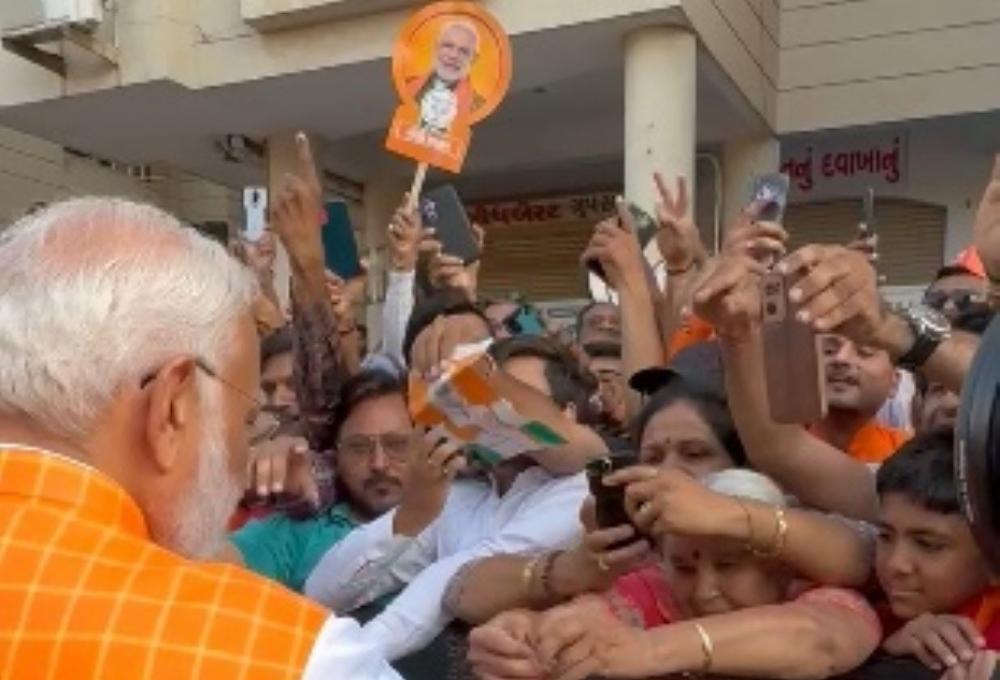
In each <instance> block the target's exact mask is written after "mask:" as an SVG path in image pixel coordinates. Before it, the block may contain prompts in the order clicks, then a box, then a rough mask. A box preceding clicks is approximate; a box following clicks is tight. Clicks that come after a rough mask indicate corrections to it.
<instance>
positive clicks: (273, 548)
mask: <svg viewBox="0 0 1000 680" xmlns="http://www.w3.org/2000/svg"><path fill="white" fill-rule="evenodd" d="M358 525H359V523H358V521H357V520H355V519H354V516H353V515H352V513H351V510H350V508H349V507H348V505H347V504H346V503H340V504H338V505H334V506H332V507H330V508H328V509H327V510H325V511H323V512H322V513H319V514H318V515H316V516H315V517H312V518H309V519H306V520H301V521H300V520H293V519H291V518H290V517H288V516H287V515H285V514H283V513H276V514H274V515H271V516H270V517H265V518H263V519H261V520H257V521H253V522H250V523H249V524H247V525H246V526H244V527H243V528H242V529H240V530H239V531H236V532H235V533H232V534H230V536H229V539H230V540H231V541H232V542H233V544H234V545H235V546H236V548H237V549H238V550H239V551H240V553H241V554H242V555H243V561H244V562H245V563H246V566H247V568H248V569H251V570H253V571H255V572H257V573H258V574H261V575H262V576H267V577H268V578H270V579H272V580H274V581H277V582H278V583H281V584H283V585H284V586H285V587H286V588H290V589H292V590H294V591H295V592H298V593H301V592H302V590H303V588H305V585H306V579H307V578H309V574H310V573H311V572H312V570H313V568H314V567H315V566H316V563H317V562H319V560H320V558H321V557H323V555H324V554H325V553H326V551H327V550H329V549H330V548H331V547H332V546H333V545H334V544H336V543H338V542H340V540H341V539H343V538H344V536H347V534H349V533H350V532H351V531H352V530H353V529H354V528H355V527H357V526H358Z"/></svg>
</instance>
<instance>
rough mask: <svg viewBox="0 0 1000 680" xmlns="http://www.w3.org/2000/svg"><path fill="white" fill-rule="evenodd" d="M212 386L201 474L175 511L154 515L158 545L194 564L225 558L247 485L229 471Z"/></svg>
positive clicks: (205, 390)
mask: <svg viewBox="0 0 1000 680" xmlns="http://www.w3.org/2000/svg"><path fill="white" fill-rule="evenodd" d="M208 383H209V381H207V380H201V381H200V387H201V388H202V394H203V398H204V407H203V413H204V416H205V430H204V434H203V436H202V442H201V446H200V447H199V449H200V450H199V455H198V471H197V474H196V475H195V478H194V480H192V482H191V484H190V486H189V487H188V488H187V489H186V490H185V491H184V492H183V493H181V494H180V495H179V497H178V498H177V499H176V501H175V502H174V503H173V505H172V506H171V507H170V508H165V509H163V511H160V512H153V513H149V516H150V530H151V533H152V535H153V538H154V540H155V541H156V542H157V543H158V544H160V545H162V546H163V547H165V548H167V549H168V550H172V551H173V552H176V553H178V554H180V555H183V556H184V557H188V558H190V559H206V558H211V557H215V556H216V555H218V554H219V553H220V551H221V550H222V548H223V546H224V545H225V542H226V536H227V532H226V528H227V526H228V523H229V519H230V517H232V514H233V511H234V510H235V509H236V504H237V503H238V502H239V500H240V498H241V497H242V495H243V485H241V484H240V483H239V480H238V479H236V478H235V477H234V475H233V474H232V472H230V470H229V451H228V450H227V448H226V439H225V434H224V432H223V420H222V408H221V407H222V404H221V394H220V392H221V389H220V388H219V386H218V385H213V384H208Z"/></svg>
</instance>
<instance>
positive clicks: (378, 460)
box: [224, 368, 420, 592]
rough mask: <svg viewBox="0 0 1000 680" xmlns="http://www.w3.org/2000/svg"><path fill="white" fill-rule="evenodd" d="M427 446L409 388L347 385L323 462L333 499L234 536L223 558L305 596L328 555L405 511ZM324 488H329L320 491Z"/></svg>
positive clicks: (369, 378) (356, 381)
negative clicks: (412, 473)
mask: <svg viewBox="0 0 1000 680" xmlns="http://www.w3.org/2000/svg"><path fill="white" fill-rule="evenodd" d="M419 447H420V440H419V438H418V437H416V436H415V431H414V428H413V423H412V421H411V420H410V414H409V411H408V410H407V406H406V392H405V383H404V381H403V379H402V378H401V377H399V376H398V375H393V374H392V373H390V372H388V371H385V370H382V369H377V368H376V369H368V370H363V371H362V372H361V373H359V374H358V375H356V376H354V377H353V378H351V379H350V380H348V381H347V382H346V383H345V384H344V387H343V389H342V390H341V394H340V399H339V400H338V401H337V404H336V407H335V412H334V418H333V431H332V440H331V441H330V442H329V443H328V446H327V447H324V448H326V449H328V450H327V451H326V452H325V453H323V454H320V455H319V456H318V458H319V460H318V461H317V463H319V465H317V467H318V468H319V469H318V470H317V472H318V473H320V474H318V476H319V477H321V478H322V477H324V475H323V474H322V470H323V468H328V469H329V472H330V474H329V475H327V476H329V477H330V478H331V480H332V490H333V493H332V494H331V496H332V497H331V498H329V499H327V498H323V499H322V500H320V499H318V498H317V501H319V503H318V504H319V507H312V508H310V509H309V511H306V512H303V511H301V510H299V511H298V512H296V511H293V510H286V511H279V512H277V513H274V514H272V515H271V516H269V517H267V518H266V519H263V520H260V521H255V522H251V523H250V524H248V525H246V526H244V527H243V528H242V529H240V530H239V531H237V532H235V533H233V534H231V535H230V543H231V545H230V548H229V550H227V551H226V552H225V553H224V557H225V558H227V559H230V560H233V561H235V562H236V563H238V564H244V565H245V566H246V567H248V568H249V569H252V570H253V571H255V572H257V573H259V574H262V575H264V576H267V577H268V578H271V579H274V580H276V581H278V582H280V583H282V584H284V585H285V586H287V587H288V588H290V589H292V590H295V591H296V592H302V589H303V586H304V584H305V580H306V578H307V577H308V576H309V573H310V572H311V571H312V570H313V567H315V566H316V563H317V562H318V561H319V559H320V558H321V557H322V556H323V554H324V553H325V552H326V551H327V550H328V549H329V548H331V547H332V546H333V545H335V544H336V543H338V542H339V541H340V540H341V539H343V538H344V537H345V536H346V535H347V534H348V533H350V532H351V531H352V530H353V529H354V528H356V527H358V526H360V525H362V524H364V523H366V522H369V521H371V520H373V519H375V518H376V517H379V516H380V515H382V513H384V512H386V511H387V510H390V509H392V508H394V507H396V506H397V505H398V504H399V500H400V495H401V493H402V490H403V486H404V483H405V481H406V478H407V475H408V466H409V464H410V461H411V458H412V457H413V453H414V450H415V449H418V448H419ZM321 486H324V485H323V484H322V483H321Z"/></svg>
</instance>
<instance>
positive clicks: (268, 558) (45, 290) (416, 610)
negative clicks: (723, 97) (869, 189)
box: [0, 135, 1000, 680]
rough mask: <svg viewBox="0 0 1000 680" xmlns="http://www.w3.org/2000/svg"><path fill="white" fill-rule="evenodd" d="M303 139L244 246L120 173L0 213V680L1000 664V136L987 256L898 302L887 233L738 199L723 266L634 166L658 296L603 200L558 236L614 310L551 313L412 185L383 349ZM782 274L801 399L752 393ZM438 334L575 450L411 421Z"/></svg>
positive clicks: (802, 674)
mask: <svg viewBox="0 0 1000 680" xmlns="http://www.w3.org/2000/svg"><path fill="white" fill-rule="evenodd" d="M298 144H299V161H300V168H299V171H298V173H297V175H296V176H289V178H288V181H287V182H286V185H285V186H284V189H283V191H282V192H280V193H279V194H278V195H277V196H274V197H272V210H271V213H270V231H269V232H268V233H266V234H265V236H264V237H263V238H262V239H261V240H260V241H257V242H253V243H251V242H238V243H236V244H234V247H233V248H231V249H230V250H229V251H226V250H225V249H223V248H222V247H220V246H219V245H218V244H216V243H214V242H211V241H209V240H207V239H205V238H203V237H202V236H200V235H198V234H197V232H195V231H194V230H193V229H191V228H188V227H186V226H185V225H182V224H181V223H180V222H178V221H177V220H176V219H174V218H173V217H171V216H170V215H168V214H166V213H164V212H163V211H161V210H159V209H157V208H154V207H151V206H148V205H141V204H137V203H132V202H129V201H126V200H123V199H116V198H102V197H89V198H80V199H73V200H68V201H64V202H60V203H56V204H52V205H49V206H46V207H44V208H41V209H39V210H36V211H33V212H32V213H31V214H30V215H27V216H25V217H24V218H22V219H21V220H20V221H18V222H17V223H15V224H13V225H10V226H8V227H6V228H5V229H4V230H3V231H2V233H0V442H3V444H0V678H9V679H11V680H26V679H28V678H32V679H33V678H46V677H47V678H95V679H96V678H126V677H129V678H130V677H145V678H157V679H159V678H195V677H218V678H229V677H233V678H235V677H241V678H247V679H250V680H256V679H257V678H269V679H270V678H275V679H277V678H298V677H307V678H324V679H331V678H396V677H405V678H415V679H422V678H484V679H485V680H517V679H521V680H529V679H534V680H547V679H552V680H582V679H583V678H590V677H601V678H654V677H675V676H676V677H681V676H698V675H706V676H717V677H748V678H760V679H762V680H764V679H778V678H801V679H809V680H813V679H815V680H819V679H821V678H828V677H848V678H869V677H870V678H878V677H884V678H903V679H905V678H921V679H922V678H943V679H945V680H984V679H986V678H991V677H993V674H994V673H995V672H996V671H997V670H998V669H997V663H996V662H997V657H996V654H997V652H998V651H1000V590H998V588H997V580H996V571H995V566H994V565H991V564H990V563H989V561H988V560H987V558H986V557H985V555H984V553H983V552H982V551H981V549H980V547H979V546H978V545H977V543H976V541H975V540H974V537H973V532H972V531H971V529H970V524H969V521H968V520H967V519H966V517H965V515H964V514H963V511H962V508H961V504H960V499H959V491H958V483H957V481H956V470H955V464H954V462H953V460H954V449H955V434H954V426H955V422H956V418H957V416H958V410H959V396H958V395H959V393H960V392H961V389H962V385H963V382H964V381H965V378H966V376H967V373H968V371H969V367H970V364H971V360H972V357H973V355H974V354H975V352H976V350H977V347H978V345H979V337H980V336H981V334H982V333H983V332H984V330H985V329H986V327H987V326H988V325H989V323H990V321H991V319H992V315H993V309H994V307H995V305H996V303H997V302H998V299H1000V298H998V296H1000V156H998V159H997V165H996V168H995V169H994V172H993V175H992V177H990V178H988V184H987V187H986V191H985V193H984V196H983V199H982V203H981V205H980V208H979V212H978V216H977V223H976V230H975V243H973V244H970V247H969V249H968V250H967V251H965V252H964V253H963V254H962V256H961V257H960V258H959V259H958V260H957V261H956V262H953V263H942V268H941V270H940V271H939V272H938V274H937V275H936V277H935V278H934V280H933V282H931V283H930V285H929V286H928V288H927V290H926V293H925V295H924V297H923V300H922V303H921V304H920V305H917V306H915V307H911V308H908V309H902V308H894V307H892V306H890V305H888V304H887V303H885V301H884V300H883V298H882V295H881V293H880V289H879V279H878V276H877V274H876V270H875V267H874V266H873V262H874V261H875V258H876V257H877V244H876V243H873V242H871V241H855V242H846V241H850V239H845V244H844V245H830V244H810V245H806V246H804V247H802V248H799V249H797V250H795V251H794V252H788V249H787V243H788V234H787V233H786V232H785V230H784V229H783V227H782V225H781V224H778V223H775V222H769V221H766V220H763V219H762V218H761V206H760V205H757V204H751V205H749V206H747V207H746V209H745V210H744V211H743V213H742V214H741V216H740V218H739V219H738V220H737V221H736V222H735V223H734V224H731V225H729V226H728V228H727V229H726V230H725V238H724V242H723V244H722V245H721V247H720V249H719V252H717V253H710V252H709V250H708V249H707V248H706V247H705V246H704V245H703V244H702V243H701V240H700V237H699V231H698V229H697V227H696V225H695V224H694V222H693V219H692V216H691V214H690V210H689V208H688V204H689V202H688V201H687V199H686V187H685V186H684V183H683V181H679V182H678V183H677V184H676V186H674V187H671V186H669V185H668V183H667V182H665V181H664V180H663V178H661V177H659V176H657V177H656V178H651V179H650V181H651V182H653V181H655V183H656V186H657V187H658V189H659V191H660V195H661V198H662V201H661V204H660V206H659V209H658V211H657V215H656V221H657V223H658V231H657V234H656V242H657V244H658V246H659V248H660V251H661V253H662V255H663V257H664V261H665V264H666V269H667V280H666V284H665V285H664V286H662V287H661V286H660V285H658V284H657V282H656V278H655V277H654V276H653V275H652V272H651V270H650V268H649V265H648V264H647V262H646V259H645V257H644V255H643V251H642V249H641V248H640V243H639V240H638V238H637V236H636V232H635V229H634V225H633V224H632V219H633V218H632V217H631V215H630V213H629V210H628V209H627V207H626V206H625V205H624V204H619V205H618V207H617V213H616V214H614V215H611V216H609V217H608V219H607V220H605V221H603V222H601V223H600V224H598V225H596V226H595V229H594V233H593V237H592V239H591V241H590V243H589V245H588V247H587V249H586V251H585V252H584V253H581V267H584V266H586V263H588V262H594V261H596V262H599V264H600V265H601V267H600V268H601V270H602V271H603V276H604V277H605V278H606V281H607V283H608V285H609V287H610V288H612V289H613V290H614V291H615V292H616V294H617V295H616V299H617V301H616V303H610V302H594V303H591V304H589V305H587V306H586V307H584V308H583V309H582V310H581V311H580V312H579V315H578V317H577V318H576V319H575V323H574V324H572V325H571V327H570V328H569V329H568V330H567V329H562V328H560V329H554V328H551V327H550V325H549V323H548V321H547V320H546V318H545V317H544V315H542V314H541V313H540V312H539V311H538V310H537V309H536V308H535V307H533V306H532V305H531V302H530V301H528V300H524V299H521V298H513V297H496V298H489V297H488V294H489V293H500V292H502V291H480V290H479V289H478V262H473V263H466V262H463V261H462V260H460V259H457V258H455V257H452V256H449V255H448V254H446V253H444V252H443V251H442V248H441V244H440V243H438V242H437V241H436V240H435V236H434V233H433V232H431V231H430V230H426V229H424V227H423V225H422V223H421V217H420V213H419V210H417V209H416V208H415V206H414V203H415V202H413V201H411V200H410V197H409V196H401V197H400V207H399V209H398V210H397V211H396V213H395V215H394V216H393V218H392V220H391V224H389V225H388V226H387V243H388V265H389V271H388V274H387V285H386V288H385V290H386V294H385V301H384V305H383V308H382V315H383V318H382V323H381V324H380V326H381V328H380V331H379V333H378V334H377V336H376V335H375V334H373V337H368V335H367V330H366V327H365V324H364V304H365V296H364V292H365V286H366V283H365V279H364V276H362V277H359V278H358V279H353V280H349V281H344V280H341V279H339V278H338V277H337V276H336V275H335V274H333V273H332V272H329V271H326V269H325V266H324V253H323V245H322V239H321V227H322V224H323V222H324V216H323V209H322V205H323V190H322V188H321V184H320V181H319V179H318V177H317V174H316V171H315V168H314V165H313V161H312V157H311V153H310V151H309V146H308V141H307V140H306V139H305V137H304V136H301V135H300V136H299V138H298ZM477 238H478V240H479V242H480V245H482V243H483V239H488V238H489V235H488V234H484V233H483V232H482V230H477ZM278 243H280V244H281V246H282V247H283V248H284V250H285V251H286V252H287V254H288V259H289V263H290V270H291V278H292V280H291V304H290V305H289V308H283V305H282V304H281V303H280V301H279V297H278V295H277V293H276V288H275V284H274V272H273V267H274V259H275V250H276V246H277V244H278ZM769 272H780V273H782V274H783V275H784V276H785V277H786V280H787V281H789V285H790V290H789V291H788V297H787V299H788V301H789V305H790V309H792V310H794V313H795V315H796V319H797V321H798V322H799V323H800V324H803V325H806V326H808V327H810V328H811V329H812V331H813V332H814V333H815V336H816V338H817V340H816V342H817V345H816V346H817V352H818V356H819V361H820V365H821V369H822V373H823V380H822V381H821V384H822V389H823V390H824V395H823V396H824V400H825V402H826V404H827V408H826V412H825V415H823V416H821V417H820V418H818V419H817V420H815V421H814V422H803V423H789V422H778V420H776V419H775V418H774V417H773V415H772V411H771V409H770V408H769V397H768V379H769V377H768V374H767V371H766V370H765V365H766V363H767V362H766V361H765V353H766V352H767V342H766V339H765V337H764V334H763V333H762V292H761V291H762V287H761V281H762V279H763V277H765V276H767V275H768V274H769ZM459 355H460V356H463V357H470V358H469V359H467V361H469V362H470V364H471V366H472V367H473V370H474V371H476V372H477V374H478V375H479V376H480V377H481V379H482V380H484V381H486V383H487V384H489V385H490V386H492V387H493V388H495V389H496V390H497V391H498V392H499V393H501V394H504V395H507V398H508V399H509V400H510V401H511V404H510V406H511V407H512V408H515V409H516V410H517V411H518V412H520V413H524V414H530V415H531V416H532V417H533V418H536V419H538V420H540V421H544V422H545V423H548V424H549V425H550V427H552V428H553V430H554V431H555V432H556V433H557V434H558V439H559V441H560V442H561V443H559V444H553V445H550V446H544V447H543V446H541V445H540V446H539V448H538V450H531V451H528V452H527V453H522V454H519V455H516V456H513V457H510V458H507V459H504V460H501V461H499V462H496V461H493V462H490V461H487V460H485V459H484V458H483V457H481V456H475V455H471V453H470V452H469V451H467V450H465V449H463V448H462V447H461V446H460V445H459V444H458V443H456V440H454V439H452V438H447V437H429V436H427V432H426V429H425V428H424V427H423V426H422V425H420V424H419V423H418V422H417V420H415V412H414V408H413V392H414V390H415V387H414V385H415V384H416V382H417V381H419V380H425V379H433V378H436V377H440V376H441V375H442V373H443V372H444V371H446V370H447V368H448V367H449V366H453V365H454V364H453V360H454V358H455V357H456V356H459ZM786 359H787V361H789V362H792V365H793V367H794V365H795V362H796V361H797V360H798V359H799V357H797V356H789V357H786ZM604 459H607V460H606V461H605V460H604ZM594 461H604V462H606V463H608V465H609V467H610V469H611V471H610V472H609V473H608V474H605V475H603V476H601V477H599V478H597V481H596V484H597V486H596V487H595V477H594V473H593V462H594ZM616 461H618V462H620V463H621V464H617V463H616ZM609 498H610V499H618V500H617V501H615V502H618V503H619V505H620V507H618V510H619V517H620V521H619V522H618V523H617V524H614V525H609V524H608V522H607V521H606V519H607V512H606V510H607V507H608V506H607V504H608V503H609V500H608V499H609Z"/></svg>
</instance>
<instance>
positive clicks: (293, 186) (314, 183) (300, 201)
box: [271, 132, 326, 268]
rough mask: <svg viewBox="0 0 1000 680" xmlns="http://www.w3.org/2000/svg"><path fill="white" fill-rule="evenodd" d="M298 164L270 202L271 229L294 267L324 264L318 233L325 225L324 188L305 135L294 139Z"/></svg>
mask: <svg viewBox="0 0 1000 680" xmlns="http://www.w3.org/2000/svg"><path fill="white" fill-rule="evenodd" d="M295 145H296V152H297V158H298V162H297V165H296V170H295V174H294V175H293V174H286V175H285V177H284V178H283V179H282V183H281V189H280V190H279V191H278V195H277V196H276V197H274V198H273V200H272V201H271V228H272V229H274V232H275V233H276V234H277V235H278V238H280V239H281V242H282V244H283V245H284V246H285V250H286V251H287V252H288V257H289V259H290V260H291V263H292V265H293V266H295V267H298V268H305V267H314V266H316V265H317V264H320V265H322V263H323V240H322V237H321V234H320V232H321V230H322V228H323V224H324V223H325V222H326V212H325V210H324V208H323V187H322V185H321V183H320V180H319V175H318V174H317V173H316V163H315V161H314V160H313V154H312V148H311V147H310V146H309V139H308V137H306V135H305V133H302V132H300V133H298V134H297V135H296V136H295Z"/></svg>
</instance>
